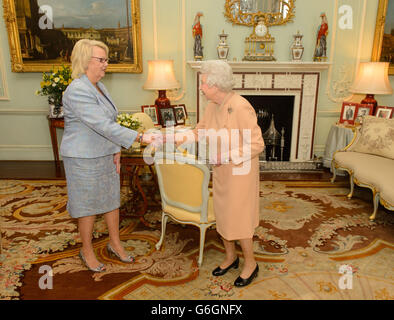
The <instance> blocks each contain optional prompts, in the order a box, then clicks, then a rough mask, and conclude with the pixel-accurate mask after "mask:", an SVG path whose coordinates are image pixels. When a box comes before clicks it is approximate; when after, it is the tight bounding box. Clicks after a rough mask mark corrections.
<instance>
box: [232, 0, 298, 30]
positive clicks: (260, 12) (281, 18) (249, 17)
mask: <svg viewBox="0 0 394 320" xmlns="http://www.w3.org/2000/svg"><path fill="white" fill-rule="evenodd" d="M294 2H295V0H226V3H225V5H224V8H225V12H224V15H225V16H226V17H227V18H228V19H229V20H230V21H231V22H232V23H233V24H239V25H244V26H253V25H255V24H256V23H257V20H258V18H259V17H263V19H264V20H265V25H267V26H275V25H281V24H285V23H287V22H289V21H292V18H293V17H294V11H295V6H294Z"/></svg>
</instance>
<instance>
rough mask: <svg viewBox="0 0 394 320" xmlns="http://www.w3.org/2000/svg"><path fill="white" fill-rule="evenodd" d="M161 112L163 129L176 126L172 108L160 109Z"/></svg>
mask: <svg viewBox="0 0 394 320" xmlns="http://www.w3.org/2000/svg"><path fill="white" fill-rule="evenodd" d="M159 111H160V116H161V120H162V126H163V128H165V127H172V126H175V125H176V120H175V112H174V108H173V107H172V106H171V107H168V108H160V109H159Z"/></svg>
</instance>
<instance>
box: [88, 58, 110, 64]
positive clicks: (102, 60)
mask: <svg viewBox="0 0 394 320" xmlns="http://www.w3.org/2000/svg"><path fill="white" fill-rule="evenodd" d="M92 58H95V59H97V60H98V61H100V62H101V63H105V62H108V58H100V57H92Z"/></svg>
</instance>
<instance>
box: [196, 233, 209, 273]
mask: <svg viewBox="0 0 394 320" xmlns="http://www.w3.org/2000/svg"><path fill="white" fill-rule="evenodd" d="M207 229H208V226H207V225H201V226H200V254H199V255H198V267H201V264H202V259H203V255H204V245H205V233H206V231H207Z"/></svg>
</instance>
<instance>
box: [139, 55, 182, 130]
mask: <svg viewBox="0 0 394 320" xmlns="http://www.w3.org/2000/svg"><path fill="white" fill-rule="evenodd" d="M143 88H144V89H146V90H158V91H159V96H158V98H157V99H156V100H155V105H156V106H157V113H158V114H159V124H161V125H163V119H162V117H161V112H160V109H162V108H169V107H170V106H171V104H170V100H169V99H168V98H167V96H166V90H169V89H176V88H179V82H178V81H177V80H176V79H175V74H174V61H173V60H149V61H148V78H147V79H146V82H145V84H144V86H143Z"/></svg>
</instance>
